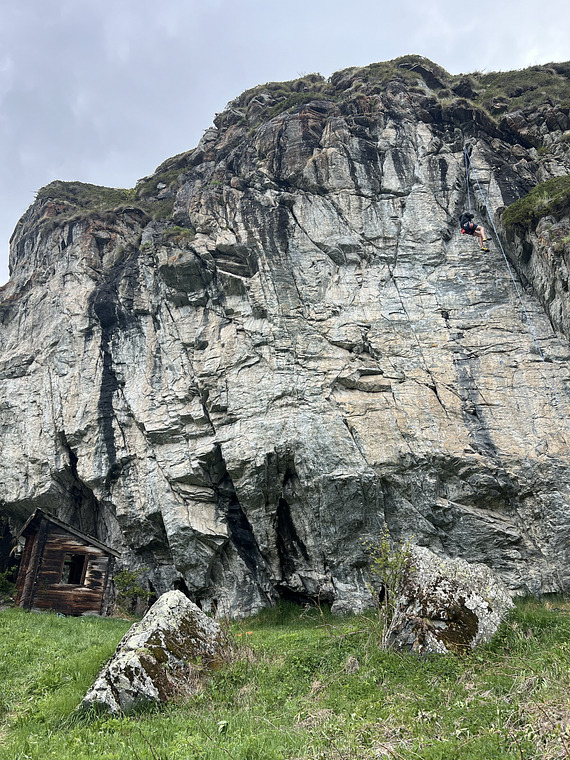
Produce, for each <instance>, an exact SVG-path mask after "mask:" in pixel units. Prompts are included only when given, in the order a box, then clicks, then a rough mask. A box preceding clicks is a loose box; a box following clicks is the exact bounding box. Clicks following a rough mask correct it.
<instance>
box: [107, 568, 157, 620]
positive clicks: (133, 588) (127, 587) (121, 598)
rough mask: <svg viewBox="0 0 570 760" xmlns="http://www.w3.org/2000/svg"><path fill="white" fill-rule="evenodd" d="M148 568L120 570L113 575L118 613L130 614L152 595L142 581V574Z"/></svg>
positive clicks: (116, 610)
mask: <svg viewBox="0 0 570 760" xmlns="http://www.w3.org/2000/svg"><path fill="white" fill-rule="evenodd" d="M146 569H147V568H146V567H143V568H140V569H139V570H127V569H123V570H119V572H117V573H115V575H114V576H113V583H114V584H115V591H116V593H117V596H116V598H115V612H116V613H118V614H130V613H131V612H133V611H134V610H135V609H136V607H137V604H138V603H139V602H146V601H148V599H149V598H150V597H151V596H152V592H150V591H149V590H148V589H146V588H144V586H143V585H142V584H141V582H140V578H141V575H142V574H143V573H144V572H145V570H146Z"/></svg>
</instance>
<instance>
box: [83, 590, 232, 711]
mask: <svg viewBox="0 0 570 760" xmlns="http://www.w3.org/2000/svg"><path fill="white" fill-rule="evenodd" d="M227 654H228V645H227V642H226V640H225V637H224V635H223V633H222V630H221V628H220V626H219V625H218V623H216V622H215V621H214V620H212V619H211V618H209V617H208V616H207V615H205V614H204V613H203V612H202V611H201V610H200V609H199V608H198V607H197V606H196V605H195V604H194V603H193V602H191V601H190V600H189V599H187V598H186V596H184V594H183V593H182V592H180V591H169V592H168V593H166V594H163V595H162V596H161V597H160V598H159V599H158V601H157V602H155V603H154V604H153V606H152V607H151V608H150V610H149V611H148V612H147V614H146V615H145V616H144V618H143V619H142V620H141V621H140V622H139V623H135V624H134V625H133V626H132V628H130V630H129V631H128V632H127V634H126V635H125V636H124V637H123V639H122V640H121V642H120V643H119V646H118V647H117V651H116V652H115V654H114V655H113V657H112V658H111V660H110V661H109V662H108V663H107V664H106V665H105V667H104V668H103V670H102V671H101V672H100V673H99V675H98V676H97V678H96V679H95V682H94V683H93V685H92V686H91V688H90V689H89V691H88V692H87V694H86V695H85V697H84V699H83V701H82V703H81V706H82V707H83V708H84V709H88V708H90V707H94V708H96V709H98V710H107V711H110V712H113V713H121V712H123V713H128V712H131V711H132V710H133V709H135V708H136V707H139V706H141V705H144V704H148V703H149V702H167V701H168V700H170V699H173V698H175V697H176V698H182V697H188V696H191V695H192V694H193V693H194V692H195V691H196V689H197V688H198V684H199V681H200V679H199V675H198V668H197V664H196V663H197V661H199V663H200V668H204V667H205V668H208V667H215V666H219V665H220V663H221V662H222V661H223V660H224V658H225V657H227Z"/></svg>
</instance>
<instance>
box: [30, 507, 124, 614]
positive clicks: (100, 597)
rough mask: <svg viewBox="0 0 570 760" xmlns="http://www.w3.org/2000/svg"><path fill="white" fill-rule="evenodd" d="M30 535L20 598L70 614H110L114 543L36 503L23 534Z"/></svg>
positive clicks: (34, 606)
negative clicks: (54, 514)
mask: <svg viewBox="0 0 570 760" xmlns="http://www.w3.org/2000/svg"><path fill="white" fill-rule="evenodd" d="M19 535H20V536H21V537H22V538H25V541H26V542H25V545H24V551H23V554H22V559H21V561H20V570H19V572H18V579H17V581H16V604H17V605H19V606H20V607H23V608H24V609H27V610H55V611H56V612H62V613H63V614H65V615H107V614H108V612H109V608H110V605H111V601H112V599H111V588H112V580H113V569H114V566H115V560H116V559H117V558H118V557H119V556H120V555H119V553H118V552H116V551H115V550H114V549H111V548H109V547H108V546H105V544H102V543H101V542H100V541H97V539H95V538H92V537H91V536H88V535H86V534H85V533H82V532H81V531H79V530H77V529H76V528H72V527H71V526H70V525H67V524H66V523H64V522H63V521H61V520H58V519H57V517H54V516H53V515H50V514H48V513H47V512H44V511H43V510H41V509H36V511H35V512H34V514H33V515H32V516H31V517H30V518H29V520H28V521H27V522H26V524H25V525H24V527H23V528H22V530H21V531H20V534H19Z"/></svg>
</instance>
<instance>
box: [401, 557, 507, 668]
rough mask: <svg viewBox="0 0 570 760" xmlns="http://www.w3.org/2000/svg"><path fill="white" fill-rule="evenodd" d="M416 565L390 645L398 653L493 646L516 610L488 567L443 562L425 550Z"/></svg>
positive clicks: (414, 559) (412, 561)
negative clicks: (501, 627) (480, 645)
mask: <svg viewBox="0 0 570 760" xmlns="http://www.w3.org/2000/svg"><path fill="white" fill-rule="evenodd" d="M410 565H411V568H412V569H411V572H410V574H409V577H408V578H407V579H406V582H405V584H404V589H403V592H402V594H401V596H400V598H399V602H398V605H397V607H396V610H395V614H394V618H393V621H392V625H391V631H390V635H389V637H388V642H387V643H388V645H389V646H391V647H392V648H394V649H396V650H401V651H411V652H415V653H417V654H437V653H439V654H444V653H445V652H449V651H451V652H465V651H468V650H469V649H473V648H474V647H476V646H477V645H479V644H484V643H485V642H487V641H490V640H491V638H492V637H493V636H494V634H495V633H496V631H497V628H498V627H499V624H500V623H501V622H502V620H504V618H505V616H506V614H507V612H508V611H509V610H510V609H512V608H513V607H514V604H513V601H512V599H511V596H510V594H509V592H508V589H507V588H506V587H505V586H504V585H503V584H502V583H501V582H500V580H499V579H498V578H497V576H496V575H495V574H494V573H493V572H492V571H491V570H489V568H488V567H487V566H486V565H481V564H470V563H468V562H465V561H464V560H462V559H459V558H457V559H442V558H441V557H437V556H436V555H435V554H433V552H430V550H429V549H426V548H425V547H421V546H415V547H412V549H411V556H410Z"/></svg>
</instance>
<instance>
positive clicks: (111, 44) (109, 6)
mask: <svg viewBox="0 0 570 760" xmlns="http://www.w3.org/2000/svg"><path fill="white" fill-rule="evenodd" d="M1 5H2V10H1V14H0V166H1V167H2V174H1V181H0V192H1V197H0V208H1V210H2V211H1V214H0V282H3V281H5V279H6V278H7V256H8V245H7V241H8V238H9V236H10V234H11V232H12V229H13V228H14V226H15V224H16V222H17V220H18V217H19V216H20V215H21V214H22V212H23V211H24V210H25V208H26V206H27V205H28V204H29V203H30V202H31V201H32V200H33V196H34V192H35V191H36V190H37V189H38V188H39V187H41V186H42V185H45V184H47V183H48V182H50V181H51V180H53V179H70V180H71V179H78V180H82V181H85V182H95V183H100V184H107V185H115V186H132V185H133V184H134V182H135V181H136V179H138V178H139V177H141V176H144V175H146V174H149V173H150V172H151V171H152V170H153V169H154V168H155V167H156V166H157V165H158V164H159V163H161V161H163V160H164V159H165V158H167V157H168V156H170V155H174V154H175V153H179V152H181V151H183V150H187V149H189V148H191V147H193V146H194V145H195V144H196V142H197V141H198V139H199V137H200V135H201V133H202V132H203V130H204V129H206V128H207V127H208V126H209V125H210V123H211V121H212V118H213V116H214V114H215V112H217V111H220V110H221V109H222V108H223V107H224V105H225V104H226V102H227V101H228V100H230V99H231V98H233V97H235V96H237V95H239V94H240V93H241V92H242V91H243V90H244V89H247V88H248V87H252V86H254V85H256V84H259V83H263V82H266V81H270V80H281V79H293V78H295V77H297V76H299V75H300V74H302V73H306V72H312V71H320V72H321V73H322V74H324V75H329V74H331V73H332V72H333V71H336V70H338V69H341V68H345V67H347V66H351V65H364V64H367V63H371V62H373V61H379V60H386V59H390V58H394V57H396V56H398V55H402V54H405V53H419V54H421V55H426V56H428V57H429V58H432V59H433V60H435V61H437V62H438V63H439V64H441V65H442V66H444V67H445V68H447V69H449V70H450V71H454V72H459V71H471V70H474V69H486V70H492V69H508V68H520V67H522V66H524V65H528V64H530V63H539V62H546V61H548V60H561V59H563V58H564V51H565V50H566V44H567V43H566V40H565V39H563V29H564V26H565V25H564V24H562V23H561V19H564V18H567V10H566V6H565V3H564V4H563V3H562V0H545V2H543V4H542V5H541V23H540V25H538V24H537V23H536V6H535V4H532V3H531V2H530V0H521V2H519V3H517V4H516V6H515V4H514V3H513V2H505V3H503V4H497V3H495V2H491V0H484V2H482V3H481V4H480V5H479V6H478V7H477V9H476V10H477V12H476V13H471V14H470V15H469V16H468V18H469V22H468V26H467V28H469V25H471V26H473V25H474V26H475V29H477V30H480V32H481V34H480V35H477V34H469V33H465V29H466V22H465V16H464V14H465V13H467V9H464V10H462V11H458V6H457V3H456V2H455V0H453V2H452V0H435V2H432V3H430V4H428V5H426V4H425V3H423V2H420V0H401V1H400V3H399V4H397V5H394V4H392V3H382V2H378V0H352V2H351V3H347V2H346V0H342V2H341V1H340V0H327V1H326V2H325V0H289V2H288V3H286V4H282V3H273V2H267V0H240V2H236V0H208V2H204V1H203V0H162V2H161V3H156V2H155V0H152V1H151V0H122V1H121V2H119V3H117V2H116V0H113V1H112V0H56V2H55V3H46V2H45V0H26V2H18V3H15V2H10V1H9V0H1ZM427 9H429V14H427V15H426V10H427ZM515 9H516V24H513V13H514V12H515ZM434 18H435V19H436V20H437V21H436V22H434V21H433V19H434ZM529 56H532V58H529Z"/></svg>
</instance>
